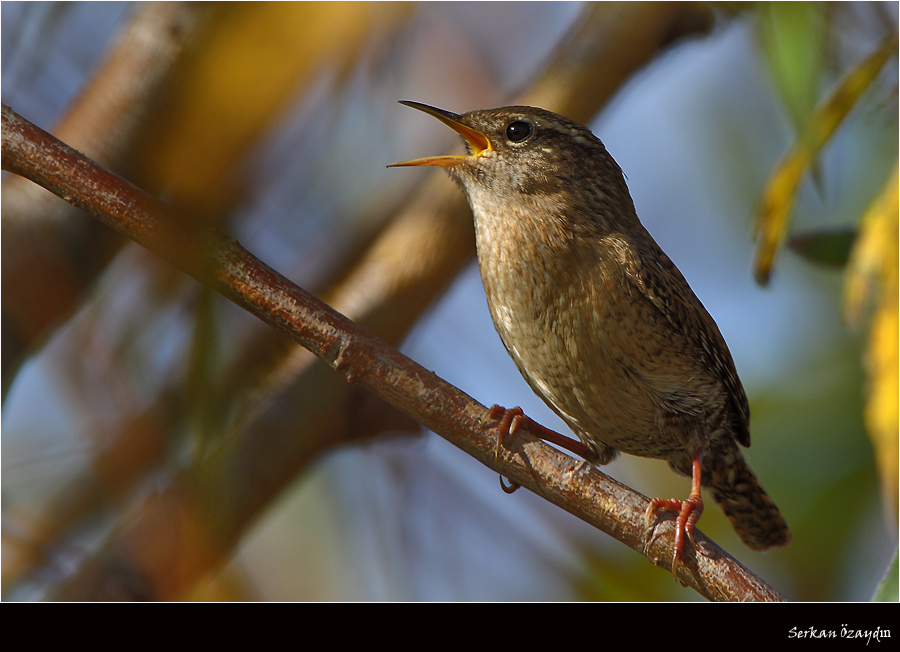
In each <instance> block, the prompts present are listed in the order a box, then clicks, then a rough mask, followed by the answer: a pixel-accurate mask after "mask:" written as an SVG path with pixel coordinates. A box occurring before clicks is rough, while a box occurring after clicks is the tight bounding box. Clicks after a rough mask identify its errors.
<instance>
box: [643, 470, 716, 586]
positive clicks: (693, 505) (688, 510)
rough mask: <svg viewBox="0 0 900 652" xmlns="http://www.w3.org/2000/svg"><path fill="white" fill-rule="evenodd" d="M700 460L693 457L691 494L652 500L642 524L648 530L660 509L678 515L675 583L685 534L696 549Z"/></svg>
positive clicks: (699, 508) (673, 556)
mask: <svg viewBox="0 0 900 652" xmlns="http://www.w3.org/2000/svg"><path fill="white" fill-rule="evenodd" d="M700 459H701V456H700V454H699V453H697V454H695V455H694V461H693V467H692V476H691V493H690V495H689V496H688V497H687V499H686V500H678V499H677V498H670V499H668V500H666V499H663V498H654V499H653V500H651V501H650V505H649V506H648V507H647V511H646V512H645V514H644V522H645V523H646V525H647V527H648V528H649V527H650V525H651V524H652V523H653V521H655V520H656V517H657V513H658V512H659V510H661V509H664V510H666V511H670V512H677V514H678V516H677V517H676V518H675V545H674V549H675V550H674V552H673V553H672V577H673V578H675V580H676V581H677V580H678V562H679V561H681V559H682V558H683V557H684V535H685V534H687V537H688V539H690V540H691V545H692V546H694V549H696V548H697V542H696V541H695V540H694V525H695V524H696V523H697V520H698V519H699V518H700V515H701V514H702V513H703V498H702V496H701V495H700Z"/></svg>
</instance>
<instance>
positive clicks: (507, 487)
mask: <svg viewBox="0 0 900 652" xmlns="http://www.w3.org/2000/svg"><path fill="white" fill-rule="evenodd" d="M521 486H522V485H520V484H517V483H515V482H513V481H512V480H510V481H509V484H504V482H503V476H502V475H501V476H500V488H501V489H503V493H505V494H514V493H516V491H518V489H519V487H521Z"/></svg>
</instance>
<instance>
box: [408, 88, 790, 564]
mask: <svg viewBox="0 0 900 652" xmlns="http://www.w3.org/2000/svg"><path fill="white" fill-rule="evenodd" d="M402 104H405V105H407V106H411V107H412V108H415V109H419V110H420V111H424V112H425V113H428V114H430V115H432V116H434V117H435V118H437V119H438V120H440V121H441V122H443V123H444V124H446V125H448V126H449V127H451V128H452V129H454V130H455V131H456V132H458V133H459V134H460V135H461V136H462V137H463V138H464V139H465V141H466V145H467V148H468V150H469V153H468V154H467V155H453V156H432V157H426V158H420V159H415V160H411V161H405V162H403V163H395V164H394V165H397V166H411V165H437V166H441V167H443V168H444V169H445V170H447V171H448V172H449V173H450V176H451V177H453V178H454V179H455V180H456V181H458V182H459V183H460V184H461V185H462V187H463V189H464V190H465V192H466V195H467V197H468V200H469V205H470V206H471V208H472V212H473V214H474V216H475V233H476V242H477V248H478V265H479V268H480V270H481V279H482V282H483V283H484V289H485V292H486V293H487V301H488V306H489V307H490V312H491V316H492V317H493V320H494V325H495V326H496V328H497V332H498V333H499V334H500V339H501V340H503V344H504V346H505V347H506V350H507V351H508V352H509V354H510V355H511V356H512V358H513V360H515V363H516V366H517V367H518V368H519V371H520V372H521V373H522V375H523V376H524V377H525V380H526V381H528V384H529V385H530V386H531V388H532V389H533V390H534V391H535V392H536V393H537V394H538V395H539V396H540V397H541V398H542V399H543V400H544V401H545V402H546V403H547V404H548V405H549V406H550V407H551V408H552V409H553V410H554V411H555V412H556V413H557V414H558V415H559V416H560V417H562V419H563V420H564V421H565V422H566V423H567V424H568V425H569V427H570V428H571V429H572V430H573V431H574V432H575V434H576V435H577V436H578V438H579V439H580V440H581V442H582V443H583V444H584V445H585V446H586V447H587V448H588V449H589V450H588V451H587V457H588V458H589V461H592V462H596V463H599V464H606V463H607V462H610V461H611V460H612V459H613V458H614V457H615V456H616V453H617V452H618V451H622V452H625V453H630V454H632V455H639V456H642V457H652V458H658V459H663V460H666V461H668V463H669V465H670V466H671V467H672V468H673V469H674V470H675V471H676V472H678V473H680V474H683V475H686V476H689V477H691V478H692V487H691V492H690V496H689V497H688V498H687V500H674V499H673V500H662V499H658V498H657V499H654V500H653V501H652V502H651V504H650V507H649V509H648V510H647V514H646V520H647V524H648V526H649V525H650V524H651V522H652V521H653V520H654V519H655V518H656V516H657V513H658V512H659V510H661V509H664V510H671V511H675V512H677V513H678V517H677V519H676V541H675V553H674V558H673V563H672V572H673V574H674V573H675V570H676V568H677V564H678V561H679V559H680V558H681V557H682V552H683V545H684V535H685V534H687V535H688V537H689V538H690V539H691V541H692V543H693V538H694V537H693V528H694V524H695V523H696V521H697V519H698V518H699V517H700V514H701V512H702V511H703V500H702V498H701V496H700V487H701V485H702V486H704V487H707V488H708V489H709V490H710V491H711V492H712V495H713V498H714V499H715V501H716V502H717V503H718V504H719V505H720V506H721V508H722V509H723V511H724V512H725V514H726V515H727V516H728V518H729V519H730V520H731V523H732V525H733V526H734V528H735V530H736V531H737V533H738V534H739V535H740V537H741V539H743V541H744V543H746V544H747V545H748V546H749V547H751V548H753V549H754V550H765V549H767V548H771V547H774V546H784V545H787V544H788V543H789V542H790V533H789V532H788V528H787V525H786V524H785V521H784V518H783V517H782V515H781V513H780V512H779V511H778V508H777V507H776V506H775V504H774V503H773V502H772V499H771V498H769V496H768V494H766V492H765V491H764V490H763V488H762V486H761V485H760V483H759V481H758V480H757V479H756V476H755V475H754V473H753V471H752V470H751V469H750V467H749V466H748V464H747V462H746V461H745V460H744V457H743V456H742V455H741V451H740V449H739V448H738V444H741V445H742V446H749V445H750V430H749V422H750V409H749V406H748V404H747V397H746V395H745V394H744V389H743V387H742V386H741V381H740V379H739V378H738V375H737V372H736V371H735V367H734V362H733V360H732V359H731V353H730V352H729V351H728V347H727V345H726V344H725V340H724V339H723V338H722V335H721V333H719V329H718V327H717V326H716V323H715V322H714V321H713V319H712V317H710V315H709V313H708V312H706V309H705V308H704V307H703V304H701V303H700V300H699V299H697V297H696V296H695V295H694V293H693V291H692V290H691V288H690V286H689V285H688V283H687V281H685V279H684V277H683V276H682V275H681V272H679V271H678V269H677V268H676V267H675V265H674V264H673V263H672V261H671V260H669V257H668V256H666V254H665V253H663V251H662V249H660V247H659V245H657V244H656V242H655V241H654V240H653V238H652V237H651V236H650V234H649V233H648V232H647V230H646V229H645V228H644V226H643V225H642V224H641V222H640V220H639V219H638V216H637V213H636V212H635V209H634V203H633V202H632V199H631V195H630V194H629V192H628V188H627V186H626V185H625V178H624V175H623V174H622V170H621V169H620V168H619V166H618V164H617V163H616V162H615V161H614V160H613V158H612V157H611V156H610V155H609V153H608V152H607V151H606V148H605V147H604V145H603V143H602V142H601V141H600V139H599V138H597V137H596V136H594V134H593V133H591V131H590V130H589V129H587V128H586V127H584V126H582V125H580V124H578V123H576V122H573V121H572V120H569V119H568V118H564V117H562V116H560V115H556V114H555V113H551V112H550V111H545V110H543V109H537V108H533V107H527V106H509V107H503V108H499V109H489V110H483V111H470V112H468V113H464V114H462V115H457V114H455V113H451V112H449V111H444V110H442V109H437V108H434V107H431V106H427V105H425V104H419V103H418V102H405V101H404V102H402ZM510 414H511V413H509V412H508V413H507V419H505V423H507V424H508V423H509V415H510ZM519 414H521V412H519ZM556 443H559V442H556ZM572 443H573V444H576V442H572ZM569 448H570V450H575V451H578V450H579V448H578V447H577V444H576V446H571V447H569ZM581 449H582V450H584V448H583V447H581Z"/></svg>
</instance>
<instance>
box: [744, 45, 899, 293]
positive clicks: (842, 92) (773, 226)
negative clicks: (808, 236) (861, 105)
mask: <svg viewBox="0 0 900 652" xmlns="http://www.w3.org/2000/svg"><path fill="white" fill-rule="evenodd" d="M896 50H897V39H896V37H895V36H893V35H891V36H888V37H886V38H885V39H884V41H883V43H882V45H881V46H880V47H879V48H878V49H877V50H876V51H875V52H874V53H873V54H872V55H871V56H869V57H867V58H866V59H865V60H864V61H862V62H861V63H860V64H859V65H858V66H856V67H855V68H854V69H853V70H851V71H850V72H849V73H847V74H846V75H845V76H844V78H843V79H842V80H841V81H840V82H839V84H838V85H837V87H836V88H835V89H834V90H833V91H832V92H831V94H830V95H829V96H828V97H827V98H826V99H825V101H824V102H823V103H822V105H821V106H819V107H818V108H817V109H816V110H815V111H814V112H813V113H812V115H811V116H810V117H809V120H808V121H806V124H804V126H803V129H802V131H801V134H800V137H799V138H798V140H797V143H796V144H795V146H794V147H793V148H792V149H791V151H790V152H789V153H788V154H787V155H786V156H785V158H784V159H783V160H782V161H781V163H780V164H779V165H778V167H777V168H776V170H775V171H774V172H773V174H772V178H771V180H770V181H769V183H768V185H767V186H766V189H765V191H764V192H763V197H762V201H761V202H760V208H759V214H758V217H757V224H756V234H757V235H756V237H757V241H758V251H757V255H756V263H755V274H756V279H757V281H758V282H759V283H761V284H763V285H765V284H766V283H768V282H769V277H770V275H771V273H772V265H773V263H774V260H775V254H776V252H777V250H778V248H779V247H780V246H781V243H782V242H783V241H784V238H785V236H786V235H787V231H788V226H789V224H790V217H791V212H790V211H791V207H792V206H793V204H794V200H795V198H796V195H797V189H798V187H799V185H800V181H801V180H802V178H803V175H804V174H806V173H807V172H808V171H809V169H810V166H812V165H813V163H814V162H815V159H816V156H817V155H818V153H819V151H820V150H821V149H822V148H823V147H824V146H825V145H826V144H827V143H828V142H829V140H830V139H831V137H832V136H833V135H834V133H835V131H836V130H837V128H838V127H839V126H840V125H841V123H842V122H843V121H844V119H845V118H846V117H847V114H848V113H850V111H851V110H852V109H853V107H854V106H856V105H857V104H858V102H859V101H860V99H861V98H862V96H863V94H864V93H865V92H866V91H867V90H868V89H869V86H870V85H871V84H872V83H873V82H874V81H875V79H876V77H877V76H878V73H879V72H880V71H881V68H882V66H883V65H884V64H885V62H886V61H887V60H888V58H890V57H891V55H894V57H895V58H896Z"/></svg>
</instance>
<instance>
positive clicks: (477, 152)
mask: <svg viewBox="0 0 900 652" xmlns="http://www.w3.org/2000/svg"><path fill="white" fill-rule="evenodd" d="M400 104H405V105H406V106H411V107H412V108H414V109H418V110H419V111H424V112H425V113H427V114H429V115H433V116H434V117H435V118H437V119H438V120H440V121H441V122H443V123H444V124H445V125H447V126H448V127H450V128H451V129H453V131H455V132H456V133H458V134H459V135H460V136H462V137H463V138H465V139H466V142H467V143H469V147H471V148H472V154H471V155H469V154H448V155H445V156H426V157H424V158H414V159H412V160H411V161H402V162H400V163H392V164H391V165H389V166H388V167H389V168H395V167H404V166H410V165H440V166H442V167H445V168H447V167H453V166H454V165H459V164H460V163H462V162H463V161H465V160H467V159H470V158H472V157H476V156H481V155H482V154H483V153H484V152H489V151H491V150H492V149H493V148H492V147H491V141H489V140H488V137H487V136H485V135H484V134H483V133H481V132H480V131H476V130H475V129H472V128H471V127H467V126H466V125H464V124H463V123H461V122H460V121H459V115H458V114H456V113H451V112H450V111H444V110H443V109H438V108H436V107H433V106H428V105H427V104H421V103H419V102H410V101H408V100H401V101H400Z"/></svg>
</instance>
